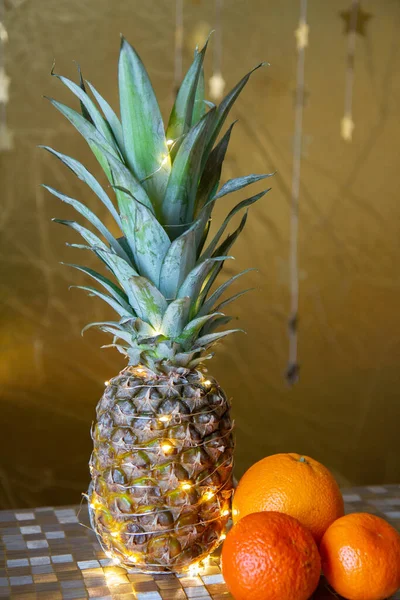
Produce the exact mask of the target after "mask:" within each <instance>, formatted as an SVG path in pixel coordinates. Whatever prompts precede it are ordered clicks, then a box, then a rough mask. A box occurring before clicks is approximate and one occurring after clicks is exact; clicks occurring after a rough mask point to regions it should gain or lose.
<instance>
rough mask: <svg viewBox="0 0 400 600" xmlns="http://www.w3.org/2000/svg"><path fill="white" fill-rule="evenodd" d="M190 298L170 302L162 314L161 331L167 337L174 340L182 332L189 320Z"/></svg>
mask: <svg viewBox="0 0 400 600" xmlns="http://www.w3.org/2000/svg"><path fill="white" fill-rule="evenodd" d="M189 310H190V298H189V296H185V297H184V298H177V299H176V300H174V301H173V302H171V303H170V304H169V306H168V308H167V310H166V311H165V313H164V316H163V320H162V323H161V331H162V332H163V333H164V335H166V336H167V337H169V338H171V339H175V338H176V337H177V336H178V335H179V334H180V333H181V332H182V330H183V328H184V327H185V325H186V323H187V322H188V319H189Z"/></svg>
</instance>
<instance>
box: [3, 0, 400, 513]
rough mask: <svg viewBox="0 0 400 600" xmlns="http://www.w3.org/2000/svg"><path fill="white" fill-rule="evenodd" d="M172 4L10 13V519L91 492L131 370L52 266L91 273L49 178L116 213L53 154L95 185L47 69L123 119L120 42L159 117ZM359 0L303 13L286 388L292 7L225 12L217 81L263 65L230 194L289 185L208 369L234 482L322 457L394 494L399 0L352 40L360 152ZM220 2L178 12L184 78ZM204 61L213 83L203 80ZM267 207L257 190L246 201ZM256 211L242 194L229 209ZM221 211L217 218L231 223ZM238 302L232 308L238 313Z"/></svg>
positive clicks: (247, 239)
mask: <svg viewBox="0 0 400 600" xmlns="http://www.w3.org/2000/svg"><path fill="white" fill-rule="evenodd" d="M174 5H175V3H174V2H173V0H168V1H167V0H146V1H145V2H144V1H140V2H139V1H138V0H130V1H129V2H123V1H122V0H85V1H84V2H77V1H76V0H68V1H67V0H41V1H40V2H37V1H36V2H35V1H34V0H25V2H22V3H20V5H19V6H17V7H15V8H14V9H9V10H8V11H7V13H6V25H7V28H8V31H9V37H10V41H9V44H8V46H7V65H6V66H7V71H8V73H9V75H10V76H11V78H12V83H11V100H10V104H9V105H8V122H9V126H10V127H11V128H12V130H13V132H14V142H15V149H14V150H13V151H12V152H8V153H0V178H1V187H0V194H1V211H0V233H1V245H0V251H1V278H0V310H1V328H0V393H1V399H0V426H1V429H0V453H1V454H0V507H6V506H17V505H18V506H28V505H38V504H53V503H54V504H61V503H68V502H76V501H77V500H78V499H79V494H80V492H82V491H83V490H84V489H85V487H86V485H87V481H88V471H87V460H88V457H89V453H90V450H91V443H90V438H89V427H90V423H91V421H92V419H93V418H94V407H95V404H96V402H97V399H98V397H99V396H100V394H101V390H102V385H103V381H104V380H105V379H108V378H109V377H111V376H112V375H114V374H116V372H117V371H118V370H119V369H120V368H121V367H122V366H123V364H124V363H123V359H122V357H121V356H120V355H118V354H117V353H115V352H114V351H112V350H108V351H107V350H100V349H99V345H100V344H101V343H106V338H104V337H102V336H101V335H100V334H98V333H96V332H94V331H92V332H88V333H87V334H86V335H85V337H84V338H81V337H80V330H81V328H82V326H83V325H84V324H86V323H87V322H89V321H94V320H101V319H104V318H106V317H107V316H108V313H107V309H106V308H104V307H103V306H102V303H101V302H100V301H98V300H95V299H93V300H92V299H88V298H86V297H85V295H84V293H83V292H80V291H79V290H71V291H70V292H68V286H69V285H70V284H73V283H82V282H83V281H84V277H83V275H82V277H81V276H80V274H79V273H78V272H73V271H72V270H68V269H67V267H62V266H60V265H59V264H58V261H60V260H64V261H67V262H79V261H82V260H85V259H86V263H87V264H89V265H90V266H93V265H94V264H95V262H94V261H93V259H92V257H91V256H90V255H89V254H88V255H85V253H79V252H80V251H78V250H74V249H69V248H66V247H65V244H64V242H65V241H67V240H68V241H76V240H77V238H75V237H74V233H73V232H71V231H69V230H67V229H66V228H62V227H60V226H58V225H55V224H52V223H51V222H50V219H51V217H54V216H57V217H60V218H75V214H74V213H73V211H72V209H69V208H68V207H66V206H64V205H62V203H61V202H59V201H57V200H56V199H55V198H53V197H51V196H50V195H49V194H47V192H45V191H44V190H42V189H41V188H40V187H39V184H40V183H41V182H45V183H47V184H50V185H54V186H55V187H57V188H58V189H61V190H62V191H64V192H66V193H68V194H69V195H72V196H74V195H76V196H77V197H78V198H80V199H85V200H87V202H88V203H89V205H90V206H91V207H92V208H95V209H96V210H97V212H98V214H99V215H100V216H103V217H104V211H103V210H102V206H101V205H100V203H96V199H95V198H93V197H92V196H90V195H88V194H87V190H86V189H85V187H81V185H80V184H79V182H78V181H76V180H75V179H74V177H73V175H72V174H70V173H69V172H68V170H66V169H65V167H63V166H62V165H61V164H58V162H57V160H56V159H54V158H52V157H50V156H47V155H46V154H45V153H44V151H40V150H37V149H36V144H39V143H42V144H48V145H51V146H53V147H55V148H56V149H58V150H61V151H62V152H64V153H66V154H70V155H73V156H74V157H76V158H77V159H79V160H82V161H84V162H85V164H86V165H87V166H88V167H89V168H90V169H91V170H93V171H94V172H95V173H97V174H99V168H98V167H97V165H96V163H95V161H94V159H93V158H92V157H91V156H90V151H89V150H88V148H87V147H86V144H85V142H84V141H83V140H82V138H81V137H80V136H79V134H78V133H76V132H75V130H74V129H73V128H72V126H70V125H69V124H68V123H67V122H66V121H65V120H64V119H63V117H62V116H61V115H59V114H58V113H57V111H55V109H54V108H52V107H51V106H50V105H49V104H48V103H47V102H46V101H45V100H43V99H42V97H41V96H42V94H47V95H50V96H53V97H56V98H57V99H59V100H61V101H63V102H66V103H70V104H72V105H74V106H75V103H74V99H72V96H71V95H70V94H69V93H68V92H67V91H66V90H65V89H64V88H63V86H62V85H61V84H60V83H59V82H57V81H56V80H55V79H51V77H50V75H49V72H50V68H51V64H52V60H53V58H55V59H56V70H57V72H61V73H63V74H66V75H69V76H75V73H74V65H73V63H72V61H73V59H76V60H79V62H80V64H81V66H82V69H83V72H84V76H85V77H86V78H88V79H89V80H90V81H91V82H93V83H94V84H95V85H96V87H97V88H98V89H99V91H100V92H101V93H103V94H104V95H105V96H106V97H107V98H108V100H109V101H110V102H111V103H112V104H113V105H114V106H115V107H117V105H118V97H117V87H116V67H117V59H118V51H119V33H120V31H122V32H123V33H124V35H125V36H126V37H127V38H128V40H129V41H130V42H131V43H132V44H134V45H135V47H136V48H137V49H138V51H139V52H140V54H141V56H142V58H143V59H144V61H145V63H146V65H147V67H148V70H149V72H150V75H151V78H152V81H153V84H154V86H155V88H156V91H157V94H158V96H159V99H160V104H161V107H162V111H163V114H164V115H167V111H168V107H169V105H170V102H171V88H172V81H173V44H174ZM349 5H350V0H335V1H330V2H323V1H322V0H310V1H309V24H310V46H309V48H308V49H307V51H306V52H307V54H306V89H307V92H308V100H307V104H306V108H305V111H304V145H303V162H302V186H301V209H300V239H299V260H300V266H301V269H300V276H301V281H300V361H301V379H300V382H299V384H298V385H296V386H295V387H294V388H293V389H289V388H288V387H287V386H286V384H285V381H284V377H283V374H284V371H285V368H286V361H287V351H288V341H287V335H286V320H287V313H288V307H289V285H288V284H289V281H288V262H287V259H288V242H289V199H290V186H291V164H292V141H293V140H292V136H293V126H294V122H293V121H294V110H293V109H294V98H293V96H294V89H295V66H296V52H295V42H294V35H293V32H294V29H295V28H296V26H297V21H298V10H299V6H298V3H297V2H296V1H290V2H289V0H284V1H282V0H270V1H269V2H264V1H261V0H225V7H224V13H223V49H224V54H223V73H224V76H225V78H226V80H227V83H228V87H231V86H232V85H233V84H234V83H236V82H237V80H239V78H240V77H241V76H242V75H243V74H244V73H245V72H246V71H248V70H249V69H250V68H251V67H252V66H254V65H255V64H257V63H258V62H260V60H268V61H269V62H270V63H271V67H270V68H269V69H264V70H262V71H258V72H257V73H255V74H254V76H253V77H252V79H251V80H250V82H249V84H248V86H247V88H246V89H245V91H244V92H243V94H242V97H241V99H240V100H239V101H238V103H237V107H236V109H235V110H234V111H232V119H233V118H239V119H240V122H239V123H238V125H236V127H235V130H234V134H233V141H232V146H231V149H230V152H229V155H228V159H227V164H226V168H225V171H224V178H225V179H228V178H230V177H232V176H239V175H243V174H246V173H248V172H256V173H257V172H269V171H272V170H277V171H278V173H277V175H276V176H275V178H274V180H273V191H272V192H271V193H270V194H268V195H267V196H266V198H265V199H263V200H262V201H260V203H259V204H257V205H256V206H255V207H253V208H252V209H251V214H250V219H249V221H248V226H247V227H246V229H245V230H244V233H243V234H242V238H241V240H240V241H239V242H238V243H237V245H236V246H235V255H236V257H237V260H236V261H235V263H233V262H232V263H231V264H229V265H228V268H227V270H226V273H227V274H232V273H233V272H237V271H239V269H243V268H247V267H250V266H256V267H258V268H259V273H258V274H252V275H250V276H248V278H247V281H246V282H244V281H243V280H242V284H243V283H244V284H245V287H251V286H256V287H257V288H258V290H257V291H256V292H253V293H252V295H248V296H245V297H244V298H243V299H241V300H240V301H239V302H238V303H237V305H236V307H235V310H236V314H237V315H238V317H239V323H240V326H242V327H244V328H246V329H247V332H248V334H247V336H244V335H242V336H237V337H235V338H233V339H230V340H229V341H228V342H226V343H225V345H221V346H219V352H218V356H217V358H216V359H215V360H214V364H213V366H212V367H211V369H212V372H213V374H214V375H216V376H217V377H218V378H219V380H220V382H221V384H222V385H223V386H224V387H225V389H226V390H227V392H228V394H229V395H231V396H233V398H234V407H235V416H236V421H237V474H238V475H240V474H241V473H242V472H243V470H244V469H245V468H247V467H248V466H249V465H250V464H251V463H252V462H254V461H255V460H257V459H259V458H261V457H262V456H264V455H266V454H269V453H274V452H278V451H298V452H301V453H305V454H310V455H311V456H313V457H314V458H316V459H319V460H321V461H322V462H324V463H325V464H326V465H327V466H329V467H330V468H331V469H332V470H333V471H334V472H335V474H336V475H337V476H338V478H339V480H340V481H341V482H342V483H351V484H354V483H355V484H357V483H360V484H361V483H380V482H387V483H389V482H395V481H399V480H400V472H399V459H398V454H399V443H398V430H399V417H400V409H399V406H400V403H399V400H398V395H399V383H400V375H399V363H400V342H399V333H400V316H399V300H400V294H399V291H400V290H399V288H400V281H399V266H398V262H399V258H400V251H399V229H400V202H399V192H398V190H399V186H400V168H399V166H400V165H399V157H398V148H399V143H400V119H399V117H400V46H399V42H398V31H399V26H400V2H399V1H398V0H384V1H382V0H364V1H363V2H362V6H363V10H365V11H367V12H369V13H371V14H372V15H373V18H372V19H371V20H370V21H369V23H368V25H367V36H366V37H365V38H362V37H358V38H357V47H356V62H355V89H354V118H355V123H356V129H355V132H354V141H353V143H351V144H346V143H345V142H343V141H342V140H341V138H340V135H339V123H340V119H341V118H342V115H343V99H344V80H345V58H346V42H347V40H346V37H345V36H344V35H343V22H342V21H341V19H340V17H339V15H338V13H339V11H341V10H346V9H348V8H349ZM213 15H214V3H213V2H212V1H211V0H198V1H197V2H195V1H193V2H191V1H190V0H186V1H185V57H184V63H185V67H186V66H188V64H189V62H190V59H191V55H192V49H193V46H194V44H195V43H196V42H197V41H199V38H202V37H203V36H204V32H207V31H208V30H209V29H211V28H212V27H213V19H214V16H213ZM211 62H212V61H211V55H210V56H209V58H208V63H207V64H208V75H209V76H210V75H211ZM254 193H255V192H254ZM242 197H244V196H243V195H242V196H241V197H239V196H238V198H235V200H238V199H241V198H242ZM221 208H224V210H225V208H226V207H221V206H220V207H219V212H218V211H217V216H221V214H222V211H221ZM234 306H235V305H233V306H232V309H234Z"/></svg>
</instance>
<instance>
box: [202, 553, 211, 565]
mask: <svg viewBox="0 0 400 600" xmlns="http://www.w3.org/2000/svg"><path fill="white" fill-rule="evenodd" d="M202 563H203V567H209V566H210V557H209V556H206V557H205V558H204V559H203V561H202Z"/></svg>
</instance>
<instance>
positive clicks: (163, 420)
mask: <svg viewBox="0 0 400 600" xmlns="http://www.w3.org/2000/svg"><path fill="white" fill-rule="evenodd" d="M159 420H160V421H161V423H168V421H169V420H170V417H169V416H168V415H163V416H162V417H160V419H159Z"/></svg>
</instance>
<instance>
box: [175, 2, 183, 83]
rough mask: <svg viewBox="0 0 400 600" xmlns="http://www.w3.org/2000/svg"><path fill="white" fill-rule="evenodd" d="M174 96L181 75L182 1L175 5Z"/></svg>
mask: <svg viewBox="0 0 400 600" xmlns="http://www.w3.org/2000/svg"><path fill="white" fill-rule="evenodd" d="M174 56H175V60H174V94H175V95H176V94H177V93H178V89H179V86H180V84H181V81H182V73H183V0H176V4H175V54H174Z"/></svg>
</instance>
